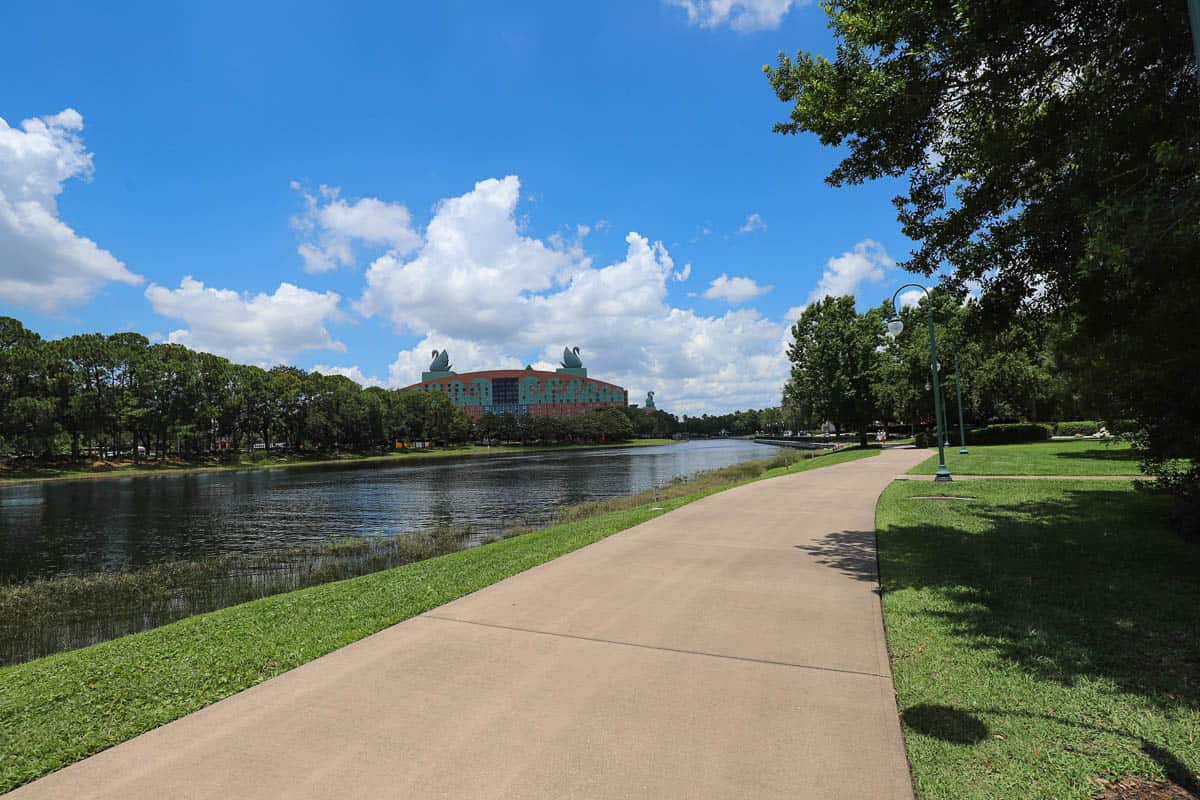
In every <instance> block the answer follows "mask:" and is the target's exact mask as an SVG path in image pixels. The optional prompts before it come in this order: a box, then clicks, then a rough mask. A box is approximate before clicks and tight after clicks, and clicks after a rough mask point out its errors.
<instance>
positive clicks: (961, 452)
mask: <svg viewBox="0 0 1200 800" xmlns="http://www.w3.org/2000/svg"><path fill="white" fill-rule="evenodd" d="M958 454H959V455H960V456H967V455H970V453H968V452H967V448H965V447H960V448H958Z"/></svg>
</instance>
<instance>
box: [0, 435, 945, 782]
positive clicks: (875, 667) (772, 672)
mask: <svg viewBox="0 0 1200 800" xmlns="http://www.w3.org/2000/svg"><path fill="white" fill-rule="evenodd" d="M927 455H928V454H927V453H926V452H925V451H924V450H915V449H912V450H887V451H884V452H883V453H881V454H880V455H879V456H875V457H872V458H866V459H862V460H858V461H853V462H848V463H845V464H840V465H836V466H831V467H825V468H822V469H816V470H812V471H810V472H804V473H797V474H794V475H789V476H785V477H781V478H776V479H772V480H768V481H760V482H757V483H752V484H748V485H746V486H743V487H739V488H737V489H733V490H730V491H727V492H722V493H720V494H716V495H713V496H711V497H708V498H705V499H703V500H700V501H698V502H695V503H692V504H690V505H687V506H684V507H682V508H680V509H678V510H676V511H673V512H671V513H669V514H666V515H663V516H661V517H658V518H656V519H653V520H651V521H649V522H646V523H643V524H642V525H639V526H637V527H634V528H630V529H629V530H627V531H624V532H622V533H619V534H616V535H614V536H612V537H610V538H608V539H605V540H603V541H601V542H598V543H596V544H593V545H591V546H589V547H586V548H583V549H582V550H577V551H575V552H574V553H570V554H568V555H566V556H563V557H561V558H558V559H556V560H554V561H551V562H548V563H546V564H543V565H541V566H539V567H535V568H534V569H531V570H529V571H527V572H524V573H521V574H520V575H516V576H514V577H512V578H509V579H507V580H504V581H501V582H500V583H497V584H495V585H493V586H490V587H488V588H486V589H483V590H480V591H478V592H476V593H474V594H472V595H469V596H467V597H464V598H461V599H459V600H457V601H454V602H452V603H449V604H447V605H444V606H442V607H440V608H437V609H435V610H433V611H431V612H429V613H427V614H424V615H422V616H418V617H415V618H413V619H411V620H408V621H406V622H403V623H400V624H398V625H395V626H393V627H391V628H388V629H386V630H384V631H381V632H379V633H377V634H375V635H373V636H370V637H368V638H366V639H363V640H361V641H359V642H356V643H354V644H352V645H349V646H348V647H345V648H342V649H341V650H338V651H336V652H333V653H330V654H329V655H326V656H324V657H322V658H319V659H317V660H315V661H312V662H310V663H308V664H305V665H304V666H301V667H299V668H297V669H294V670H292V671H290V672H288V673H285V674H283V675H280V676H278V677H276V678H274V679H272V680H270V681H267V682H265V683H262V684H260V685H258V686H255V687H253V688H251V689H248V690H246V691H244V692H241V693H240V694H237V695H234V696H233V697H230V698H227V699H225V700H222V701H221V702H219V703H215V704H214V705H212V706H209V707H208V708H205V709H202V710H201V711H198V712H197V713H195V714H191V715H189V716H187V717H184V718H182V719H180V720H177V721H175V722H173V723H170V724H168V725H164V726H163V727H161V728H158V729H156V730H153V731H150V732H149V733H146V734H143V735H142V736H139V737H137V738H136V739H133V740H131V741H128V742H126V743H124V744H121V745H118V746H116V747H113V748H111V749H109V750H106V751H104V752H102V753H99V754H97V755H94V756H92V757H91V758H88V759H86V760H84V761H81V762H80V763H78V764H75V765H73V766H70V767H67V768H66V769H63V770H61V771H59V772H57V773H54V774H51V775H49V776H46V777H45V778H42V779H41V780H39V781H36V782H34V783H32V784H29V785H27V786H25V787H22V788H20V789H18V790H16V792H14V793H13V794H11V795H10V797H11V798H13V800H18V799H20V800H28V799H29V798H51V797H53V798H61V797H72V798H164V797H170V798H231V797H236V798H280V797H287V798H330V797H353V798H374V797H389V798H391V797H406V798H408V797H411V798H456V799H458V798H589V799H590V798H760V799H761V800H767V799H768V798H868V797H869V798H873V799H874V800H888V799H889V798H898V799H900V800H910V798H911V797H912V789H911V786H910V783H909V774H908V765H907V760H906V758H905V752H904V742H903V739H902V737H901V733H900V726H899V722H898V718H897V713H896V704H895V697H894V694H893V689H892V681H891V669H890V665H889V661H888V653H887V646H886V642H885V639H884V632H883V623H882V617H881V612H880V605H879V596H878V591H877V590H878V581H877V575H876V561H875V534H874V530H875V502H876V499H877V498H878V496H879V494H880V492H881V491H882V490H883V489H884V488H885V487H886V485H887V484H888V482H890V481H891V480H892V479H893V478H894V477H896V476H898V475H899V474H900V473H903V472H904V471H905V470H906V469H908V468H909V467H911V466H913V465H915V464H916V463H918V462H919V461H922V460H924V459H925V458H926V457H927Z"/></svg>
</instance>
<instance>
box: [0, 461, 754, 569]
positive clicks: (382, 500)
mask: <svg viewBox="0 0 1200 800" xmlns="http://www.w3.org/2000/svg"><path fill="white" fill-rule="evenodd" d="M773 452H774V449H773V448H771V447H768V446H765V445H756V444H754V443H752V442H746V441H740V440H716V441H697V442H688V443H686V444H675V445H667V446H662V447H639V448H626V449H613V450H574V451H561V452H555V453H530V454H522V455H506V456H487V457H480V458H469V459H450V460H446V461H423V462H421V461H413V462H410V463H407V464H398V465H395V466H390V465H389V466H387V467H379V466H366V465H359V466H357V467H355V466H354V465H343V466H334V467H319V468H318V467H313V468H304V469H278V470H253V471H244V472H220V473H206V474H196V475H161V476H150V477H141V478H113V479H106V480H97V481H74V482H65V483H42V484H28V485H25V486H11V487H7V488H0V580H2V581H11V580H22V579H25V578H28V577H32V576H51V575H64V574H83V573H89V572H95V571H98V570H117V569H121V568H123V567H127V566H140V565H143V564H147V563H152V562H155V561H165V560H171V559H179V558H188V557H195V556H200V555H218V554H224V553H246V552H255V551H260V550H262V549H264V548H271V547H292V546H296V545H302V544H310V543H314V542H320V541H326V540H330V539H340V538H345V537H347V536H363V535H384V536H386V535H395V534H398V533H404V532H409V531H415V530H423V529H428V528H431V527H435V526H438V525H454V526H460V525H471V526H472V527H473V528H474V529H475V530H476V531H478V532H479V533H480V534H485V535H486V534H489V533H499V532H501V531H503V530H506V529H508V528H511V527H514V526H520V525H531V526H537V525H543V524H546V523H547V522H549V521H550V520H551V519H552V518H553V515H554V513H555V511H556V510H557V509H558V508H559V507H561V506H564V505H571V504H574V503H580V502H584V501H588V500H600V499H605V498H609V497H614V496H617V495H623V494H631V493H634V492H638V491H642V490H644V489H648V488H651V487H652V486H654V485H656V484H658V485H661V484H663V483H666V482H668V481H670V480H672V479H673V478H675V477H677V476H680V475H688V474H692V473H695V472H699V471H702V470H708V469H716V468H718V467H723V466H728V465H729V464H734V463H737V462H739V461H746V460H749V459H754V458H766V457H769V456H770V455H772V454H773Z"/></svg>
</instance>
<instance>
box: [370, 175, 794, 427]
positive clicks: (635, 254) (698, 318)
mask: <svg viewBox="0 0 1200 800" xmlns="http://www.w3.org/2000/svg"><path fill="white" fill-rule="evenodd" d="M521 197H522V193H521V186H520V180H519V179H518V178H517V177H516V176H509V177H507V178H504V179H501V180H485V181H480V182H479V183H477V184H476V185H475V187H474V188H473V189H472V190H471V191H469V192H467V193H466V194H464V195H462V196H459V197H454V198H450V199H447V200H444V201H442V202H441V203H440V204H438V206H437V208H436V210H435V213H434V217H433V219H432V220H431V221H430V223H429V226H428V228H427V229H426V231H425V235H424V242H423V244H422V245H421V246H420V247H419V248H418V249H417V250H416V251H415V252H414V253H412V254H411V256H408V257H405V256H404V255H402V254H399V253H388V254H385V255H384V256H382V257H380V258H378V259H376V261H375V262H374V263H373V264H372V265H371V266H370V268H369V269H368V270H367V285H366V288H365V290H364V292H363V295H362V297H361V298H360V300H359V302H358V304H357V308H358V309H359V310H360V311H361V312H363V313H364V314H367V315H375V316H380V317H383V318H385V319H387V320H389V321H390V322H391V323H392V325H393V327H394V328H395V329H396V330H397V331H398V332H401V333H416V334H417V335H419V336H420V337H421V341H420V342H419V343H418V344H417V345H415V346H413V347H411V348H409V349H406V350H404V351H402V352H400V353H398V354H397V357H396V359H395V361H394V362H393V363H392V364H391V366H390V368H389V370H388V382H389V384H391V385H393V386H404V385H407V384H410V383H414V382H416V381H418V380H420V377H421V372H422V371H423V370H425V369H426V368H427V367H428V366H429V362H430V358H431V355H430V354H431V352H432V351H433V350H448V351H449V352H450V357H451V361H452V362H453V364H454V368H455V370H456V371H458V372H467V371H472V370H481V369H498V368H521V367H524V366H525V365H526V364H527V363H532V364H533V365H534V366H535V367H536V366H541V367H549V366H552V365H555V364H556V363H557V361H558V359H559V357H560V356H561V354H562V349H563V348H564V347H567V346H572V347H573V346H578V347H580V348H581V355H582V357H583V359H584V364H585V365H587V366H588V368H589V370H590V374H591V375H593V376H594V377H596V378H599V379H601V380H608V381H612V382H614V383H618V384H620V385H622V386H625V387H626V388H627V389H629V396H630V399H631V400H632V401H634V402H640V401H641V398H642V397H644V396H645V392H646V391H647V390H651V389H653V390H655V391H656V392H658V397H659V398H660V399H661V400H662V404H661V405H662V407H664V408H669V409H670V410H671V411H674V412H676V413H698V412H702V411H714V410H722V409H732V408H738V407H740V408H746V407H750V406H756V407H758V406H764V405H773V404H776V403H778V401H779V392H780V388H781V387H782V385H783V382H784V380H786V378H787V372H788V369H787V360H786V358H785V356H784V352H783V347H782V345H781V341H782V336H783V333H784V332H785V330H786V328H785V326H784V325H783V323H781V322H777V321H773V320H769V319H767V318H765V317H763V316H762V315H761V314H760V313H759V312H758V311H757V310H754V309H737V310H732V311H729V312H727V313H725V314H724V315H722V316H704V315H701V314H697V313H695V312H694V311H691V310H685V309H679V308H674V307H672V306H671V305H670V304H669V303H668V301H667V293H668V285H669V283H670V282H671V281H677V280H682V279H685V278H686V277H687V275H688V273H689V272H690V269H689V265H684V267H683V268H682V269H678V268H677V267H676V265H675V262H674V260H673V259H672V258H671V255H670V253H669V252H668V251H667V248H666V247H665V246H663V244H662V243H661V242H656V241H652V240H651V239H649V238H648V237H646V236H643V235H641V234H639V233H637V232H630V233H628V234H627V235H626V237H625V245H626V249H625V253H624V255H623V257H621V258H620V259H618V260H616V261H614V262H612V263H609V264H605V265H602V266H597V265H595V264H593V263H592V259H591V257H589V256H588V255H587V254H586V253H585V252H584V251H583V250H582V246H581V245H580V244H579V243H578V242H576V243H575V244H572V245H570V246H568V245H566V244H565V243H563V242H562V241H561V240H558V239H556V238H552V237H546V239H545V240H542V239H538V238H535V237H532V236H528V235H526V234H525V233H523V230H522V225H521V224H520V223H519V217H518V214H517V206H518V203H519V202H520V199H521ZM727 280H736V279H727ZM755 286H756V287H757V284H755ZM760 290H761V287H757V288H756V292H760Z"/></svg>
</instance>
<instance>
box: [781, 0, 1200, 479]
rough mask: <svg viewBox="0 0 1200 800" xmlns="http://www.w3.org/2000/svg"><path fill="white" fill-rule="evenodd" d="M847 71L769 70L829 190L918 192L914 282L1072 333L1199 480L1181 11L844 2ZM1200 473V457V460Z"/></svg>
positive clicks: (1163, 462)
mask: <svg viewBox="0 0 1200 800" xmlns="http://www.w3.org/2000/svg"><path fill="white" fill-rule="evenodd" d="M825 8H826V11H827V12H828V15H829V19H830V24H831V27H832V29H833V31H834V34H835V35H836V37H837V41H838V46H837V52H836V56H835V58H834V59H833V60H829V59H827V58H826V57H824V56H822V55H817V54H810V53H803V52H802V53H800V54H798V55H797V56H796V57H795V58H794V59H791V58H788V57H786V56H784V55H782V54H781V55H780V57H779V61H778V64H777V65H776V66H775V67H774V68H770V67H768V68H766V71H767V73H768V78H769V80H770V83H771V86H772V87H773V88H774V90H775V92H776V94H777V95H778V97H779V98H780V99H781V100H783V101H785V102H786V103H788V104H790V105H791V114H790V119H789V120H788V121H786V122H783V123H780V124H778V125H777V126H776V130H777V131H778V132H780V133H784V134H794V133H800V132H805V131H807V132H812V133H815V134H817V135H818V136H819V137H820V138H821V141H822V142H824V143H826V144H829V145H841V146H844V147H845V153H846V156H845V158H844V159H843V160H842V161H841V163H840V164H839V165H838V166H837V167H836V168H835V169H834V170H833V172H832V173H831V174H830V176H829V178H828V180H829V182H830V183H832V184H834V185H841V184H854V183H859V182H862V181H866V180H870V179H875V178H881V177H900V176H903V177H905V178H907V181H908V188H907V191H906V192H905V193H904V194H902V195H901V196H900V197H897V198H896V205H897V207H898V209H899V218H900V221H901V222H902V224H903V226H904V231H905V233H906V234H907V235H908V236H909V237H910V238H912V239H913V240H914V241H916V242H917V243H918V246H917V248H916V250H915V252H914V253H913V254H912V256H911V258H909V259H908V261H907V262H906V263H904V265H903V266H905V267H906V268H907V269H909V270H912V271H914V272H917V273H921V274H924V275H934V274H936V273H941V272H942V271H944V270H945V271H947V272H949V277H948V280H949V282H950V283H952V284H957V285H958V286H960V287H961V286H965V285H968V284H969V283H970V282H975V283H978V284H979V285H981V286H982V288H983V290H984V294H983V306H984V311H985V312H986V313H989V314H992V315H994V316H997V317H999V318H1004V317H1005V316H1007V315H1010V314H1013V313H1015V312H1016V310H1017V309H1020V308H1022V307H1029V306H1032V307H1035V308H1039V309H1042V310H1044V311H1047V312H1052V313H1055V314H1058V315H1061V316H1062V317H1063V318H1066V319H1069V323H1064V325H1063V326H1062V329H1063V330H1073V331H1074V332H1075V334H1076V335H1075V337H1074V339H1073V340H1072V341H1071V342H1070V349H1071V350H1072V351H1074V352H1076V353H1079V354H1081V357H1080V361H1081V363H1085V364H1087V365H1089V368H1090V369H1092V370H1093V371H1095V372H1096V373H1098V374H1097V375H1096V376H1095V377H1093V379H1092V381H1093V383H1094V384H1104V385H1105V386H1107V387H1108V391H1107V392H1106V393H1105V398H1106V400H1107V401H1108V403H1109V404H1110V406H1109V408H1108V411H1109V413H1110V415H1112V416H1121V417H1131V418H1134V419H1136V420H1137V421H1138V422H1139V423H1140V425H1141V427H1142V428H1143V429H1144V431H1145V434H1146V438H1145V443H1146V445H1147V446H1148V447H1149V448H1150V453H1151V456H1152V462H1153V463H1155V464H1157V466H1158V467H1159V469H1160V474H1163V475H1166V476H1167V477H1171V476H1172V474H1173V475H1174V478H1175V479H1176V480H1175V481H1174V483H1175V485H1176V487H1177V488H1180V489H1182V490H1183V492H1184V493H1185V494H1190V496H1191V497H1192V498H1193V499H1196V498H1197V497H1198V496H1200V495H1198V494H1197V487H1198V486H1200V467H1197V466H1193V467H1191V468H1187V467H1182V468H1178V469H1176V470H1175V471H1174V473H1172V470H1171V468H1170V467H1169V466H1167V465H1168V464H1169V461H1168V460H1169V459H1171V458H1172V457H1179V456H1184V457H1192V458H1193V459H1195V457H1197V456H1200V381H1197V380H1196V375H1197V374H1200V341H1198V339H1197V337H1196V336H1195V335H1194V331H1193V329H1194V327H1195V324H1196V320H1197V319H1198V318H1200V298H1198V297H1197V292H1196V291H1195V281H1196V257H1197V256H1196V254H1197V252H1200V248H1198V246H1197V245H1198V244H1200V84H1198V83H1197V69H1196V64H1195V62H1194V60H1193V53H1192V42H1191V34H1190V29H1189V26H1188V17H1187V8H1186V4H1185V3H1184V2H1182V0H1146V1H1145V2H1138V3H1130V2H1127V0H1037V2H1033V1H1032V0H1012V1H1011V2H995V0H957V1H956V2H952V1H951V0H931V1H927V2H910V0H830V1H829V2H827V3H826V4H825ZM1193 463H1194V464H1197V463H1200V459H1196V460H1195V461H1193Z"/></svg>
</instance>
